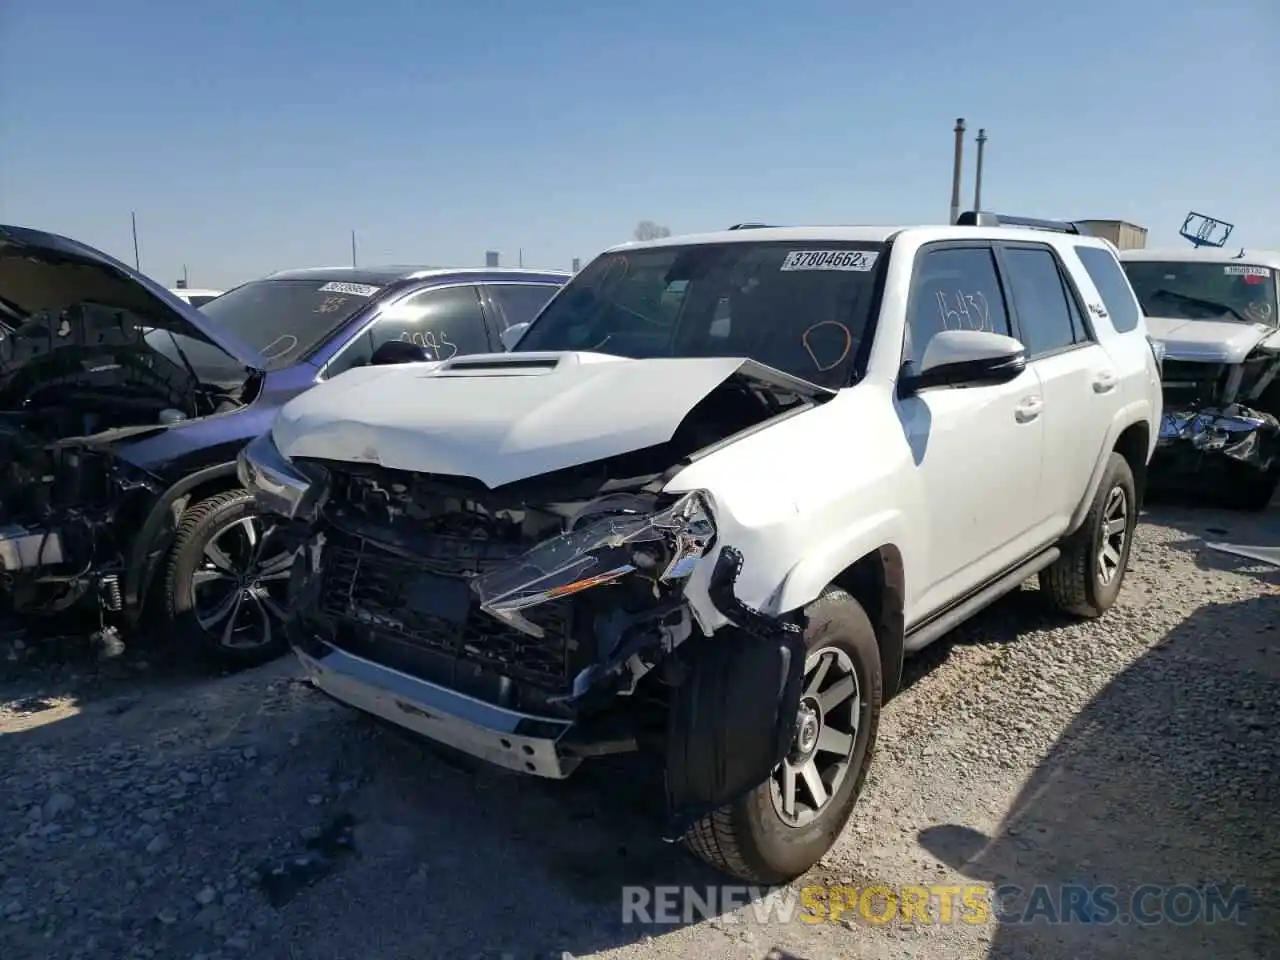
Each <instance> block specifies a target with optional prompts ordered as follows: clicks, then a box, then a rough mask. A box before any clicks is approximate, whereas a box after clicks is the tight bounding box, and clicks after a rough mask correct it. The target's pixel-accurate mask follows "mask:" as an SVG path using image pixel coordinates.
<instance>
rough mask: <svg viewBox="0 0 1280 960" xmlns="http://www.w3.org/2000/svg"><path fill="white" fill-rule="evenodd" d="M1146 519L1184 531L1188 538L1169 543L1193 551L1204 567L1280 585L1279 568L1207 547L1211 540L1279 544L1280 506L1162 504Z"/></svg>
mask: <svg viewBox="0 0 1280 960" xmlns="http://www.w3.org/2000/svg"><path fill="white" fill-rule="evenodd" d="M1143 519H1146V520H1150V521H1151V522H1153V523H1158V524H1160V525H1162V526H1166V527H1171V528H1172V529H1174V530H1177V531H1178V532H1179V533H1182V534H1184V535H1185V538H1186V539H1184V540H1182V541H1178V542H1174V543H1172V544H1170V546H1172V547H1174V548H1175V549H1178V550H1182V551H1185V552H1186V553H1190V554H1192V555H1194V556H1195V562H1196V566H1197V567H1199V568H1200V569H1201V570H1209V571H1227V572H1231V573H1241V574H1245V575H1248V576H1253V577H1256V578H1258V579H1260V580H1263V581H1264V582H1267V583H1271V584H1276V585H1280V569H1277V568H1276V567H1272V566H1271V565H1269V564H1266V563H1262V562H1260V561H1258V560H1253V559H1247V558H1244V557H1240V556H1236V555H1234V554H1230V553H1224V552H1221V551H1218V550H1213V549H1210V548H1209V547H1208V544H1210V543H1230V544H1239V545H1242V546H1249V547H1273V548H1274V547H1280V510H1277V509H1274V508H1271V509H1268V510H1264V511H1260V512H1247V511H1239V510H1216V509H1212V508H1208V507H1199V508H1197V507H1195V506H1194V505H1183V504H1162V505H1160V506H1158V507H1153V508H1152V509H1151V510H1150V511H1149V512H1148V515H1147V516H1146V517H1144V518H1143Z"/></svg>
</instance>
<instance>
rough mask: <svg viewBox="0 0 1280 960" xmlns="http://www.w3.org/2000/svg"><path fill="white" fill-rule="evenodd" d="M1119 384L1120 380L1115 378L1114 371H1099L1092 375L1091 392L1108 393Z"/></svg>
mask: <svg viewBox="0 0 1280 960" xmlns="http://www.w3.org/2000/svg"><path fill="white" fill-rule="evenodd" d="M1119 382H1120V378H1119V377H1117V376H1116V374H1115V371H1114V370H1099V371H1098V372H1097V373H1095V374H1094V375H1093V392H1094V393H1110V392H1111V391H1112V390H1114V389H1115V388H1116V384H1117V383H1119Z"/></svg>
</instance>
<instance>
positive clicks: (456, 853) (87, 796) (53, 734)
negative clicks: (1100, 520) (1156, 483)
mask: <svg viewBox="0 0 1280 960" xmlns="http://www.w3.org/2000/svg"><path fill="white" fill-rule="evenodd" d="M1144 520H1145V522H1144V524H1143V525H1142V526H1141V527H1140V530H1139V541H1138V544H1137V549H1136V550H1135V553H1134V557H1133V561H1132V564H1131V569H1130V573H1129V579H1128V582H1127V585H1126V588H1125V591H1124V594H1123V596H1122V601H1121V603H1120V604H1119V605H1118V606H1117V607H1116V608H1115V609H1114V610H1113V611H1112V612H1111V613H1110V614H1109V615H1108V616H1107V617H1106V618H1104V619H1103V620H1101V621H1098V622H1093V623H1089V624H1080V623H1069V622H1065V621H1063V620H1060V619H1055V618H1052V617H1050V616H1047V615H1046V614H1044V613H1043V612H1041V608H1040V607H1039V606H1038V605H1037V603H1036V602H1035V601H1036V596H1035V592H1034V590H1032V589H1030V588H1026V589H1024V590H1023V591H1022V592H1021V593H1020V594H1018V595H1015V596H1013V597H1010V598H1008V600H1006V601H1004V602H1002V603H1000V604H998V605H996V607H994V608H992V609H991V610H990V611H988V612H987V613H985V614H983V615H982V616H980V617H979V618H978V619H977V620H975V621H974V622H973V623H971V624H970V625H968V626H967V627H965V628H964V629H962V630H961V631H959V632H958V633H957V634H956V635H954V636H953V637H951V638H948V639H947V640H946V641H943V642H941V643H939V644H937V645H935V647H933V648H931V649H930V650H929V651H926V653H925V654H924V655H923V656H922V657H921V658H918V659H917V660H915V661H913V662H912V663H911V664H910V665H909V680H910V685H909V687H908V688H907V689H906V690H905V692H903V693H902V694H901V695H900V696H899V697H898V698H896V699H895V700H894V701H893V702H892V703H891V704H890V705H889V706H888V707H887V709H886V713H885V717H884V721H883V723H882V727H881V737H880V743H879V752H878V755H877V758H876V762H875V764H874V767H873V773H872V775H871V778H870V781H869V784H868V787H867V790H866V792H865V794H864V796H863V799H862V801H861V802H860V804H859V806H858V808H857V810H856V811H855V815H854V819H853V821H852V822H851V824H850V826H849V829H848V830H847V831H846V833H845V835H844V837H843V838H842V839H841V841H840V843H839V844H838V845H837V846H836V848H835V849H834V850H833V851H832V852H831V854H829V855H828V857H826V858H825V860H824V861H823V863H822V864H821V865H820V866H819V867H818V868H816V869H815V870H814V871H813V872H812V875H811V876H809V877H806V878H805V879H804V880H802V881H801V882H800V883H798V884H796V885H795V888H798V887H800V886H804V885H807V884H818V883H833V884H853V885H857V886H860V887H864V886H866V885H868V884H886V885H889V886H891V887H896V886H901V885H925V886H928V885H933V884H956V885H965V884H975V883H980V884H991V885H999V884H1015V885H1018V886H1020V887H1022V888H1024V889H1026V888H1030V887H1031V886H1032V885H1033V884H1037V883H1043V884H1049V885H1057V884H1064V883H1081V884H1114V885H1115V886H1116V887H1118V888H1120V889H1121V890H1122V891H1124V890H1127V889H1130V888H1131V887H1132V885H1134V884H1139V883H1148V884H1160V885H1164V886H1169V885H1174V884H1189V885H1193V886H1196V887H1199V888H1203V887H1204V885H1206V884H1213V883H1216V884H1218V885H1220V886H1221V887H1223V888H1224V889H1225V888H1229V887H1232V886H1236V885H1242V886H1244V887H1247V888H1249V890H1250V894H1249V897H1250V907H1249V912H1248V913H1247V915H1246V918H1245V919H1246V922H1245V923H1243V924H1240V923H1234V922H1220V923H1217V924H1212V925H1208V924H1193V925H1190V926H1187V925H1176V924H1173V923H1164V924H1157V925H1154V926H1139V925H1135V924H1123V923H1113V924H1107V923H1098V922H1094V923H1086V922H1073V923H1067V924H1058V925H1046V924H1043V923H1041V924H1034V925H1029V924H1018V923H1009V922H1005V923H997V922H996V921H995V920H991V921H990V922H986V923H980V924H965V923H949V924H948V923H933V924H923V923H918V922H917V923H903V922H899V921H894V922H890V923H886V924H882V925H877V924H873V923H869V922H867V921H866V920H865V919H861V918H855V917H854V916H853V915H852V914H849V915H847V917H846V919H844V920H842V921H840V922H835V923H822V924H817V925H811V924H806V923H802V922H799V921H798V920H793V921H792V922H790V923H782V922H777V921H776V920H775V921H772V922H764V921H761V920H760V919H758V917H757V915H756V912H755V911H754V910H753V909H752V908H750V907H747V908H744V909H742V910H740V911H737V912H729V913H726V914H724V915H722V916H719V917H715V918H713V919H710V920H702V921H700V922H691V923H688V924H675V925H670V926H660V925H649V926H639V925H636V924H624V923H623V922H622V907H621V904H622V900H621V897H622V894H621V887H622V886H623V885H624V884H641V885H649V886H653V885H670V884H691V885H695V886H697V887H698V888H705V887H706V886H708V885H710V884H713V883H715V882H716V878H715V876H714V875H712V874H711V873H710V872H709V871H707V870H705V869H703V868H702V867H701V866H700V865H699V864H698V863H696V862H695V861H693V860H692V859H691V858H690V857H688V856H686V855H684V854H682V853H681V852H680V851H679V850H678V849H677V848H672V847H670V846H667V845H664V844H662V843H661V842H659V841H658V840H657V839H656V837H655V817H656V813H657V808H656V807H655V806H654V805H653V804H652V803H651V802H649V800H648V799H647V794H646V791H645V790H644V789H640V788H639V787H638V786H637V784H636V781H635V780H634V779H633V777H632V772H633V771H632V768H630V767H627V766H626V764H622V765H614V766H599V767H596V768H588V769H584V771H583V772H582V773H581V774H579V776H577V777H575V778H574V779H572V780H570V781H568V782H567V783H563V784H557V783H548V782H544V781H539V780H533V779H529V778H524V777H520V776H515V775H507V774H503V773H501V772H497V771H492V770H475V769H469V768H465V767H458V766H455V765H452V764H451V763H449V762H446V760H445V759H444V758H443V757H442V756H441V755H439V754H436V753H435V752H433V751H432V750H431V749H429V748H428V747H425V746H423V745H422V744H420V743H416V742H412V741H409V740H407V739H405V738H402V737H400V736H398V735H396V734H395V733H394V732H392V731H389V730H387V729H385V728H382V727H380V726H378V725H376V724H375V723H373V722H371V721H369V720H367V719H365V718H362V717H360V716H358V715H355V714H353V713H351V712H349V711H347V710H345V709H344V708H341V707H339V706H337V705H335V704H332V703H330V702H329V701H327V700H325V699H324V698H322V697H321V696H320V695H318V694H317V693H315V692H314V691H313V690H311V688H310V687H309V686H307V685H306V684H304V683H302V682H300V681H299V680H298V679H297V671H296V669H295V667H294V665H293V662H292V660H291V659H286V660H284V661H281V662H279V663H276V664H273V665H271V666H269V667H266V668H263V669H260V670H257V671H253V672H249V673H244V674H240V675H236V676H230V677H223V678H219V679H212V680H210V679H204V678H199V677H193V676H190V675H186V676H184V675H181V674H180V673H178V672H176V671H174V670H171V669H159V668H155V667H146V666H145V665H141V664H136V663H135V664H133V666H130V667H125V668H123V669H122V670H121V669H117V671H116V672H115V673H113V675H111V676H107V675H104V674H102V673H99V672H98V671H97V670H96V669H95V668H93V667H92V666H86V665H83V664H82V665H79V666H77V665H76V663H75V661H74V659H73V661H72V662H71V663H70V664H69V665H68V664H66V663H64V664H62V665H60V666H54V665H50V664H48V663H45V665H44V666H41V667H39V668H30V667H26V666H20V665H15V664H13V663H10V664H9V665H8V672H7V675H3V680H2V681H0V771H3V772H2V773H0V957H3V958H5V960H26V958H45V957H48V958H55V957H56V958H60V960H67V958H81V957H84V958H89V957H157V958H170V957H173V958H186V957H190V958H196V957H202V958H205V960H214V958H232V957H238V956H245V957H253V958H260V960H269V958H277V957H279V958H300V957H306V958H317V960H329V958H333V960H338V958H342V960H383V958H387V960H390V958H406V960H407V958H414V960H421V958H424V957H448V958H466V957H493V958H495V960H496V958H500V957H503V956H504V955H505V956H508V957H511V958H513V960H514V958H523V957H536V956H545V957H557V958H560V957H563V956H565V955H566V954H567V955H569V956H571V957H588V956H591V957H604V958H617V960H623V958H627V960H632V958H634V960H640V958H646V960H648V958H671V960H682V958H688V957H699V958H705V960H713V958H744V960H745V958H752V960H761V958H765V957H772V958H775V960H783V958H788V957H790V958H793V960H795V958H805V960H825V958H837V957H840V958H849V957H868V958H878V957H885V958H889V957H892V958H895V960H896V958H927V960H956V958H964V957H999V958H1005V957H1008V958H1013V957H1026V956H1035V957H1038V958H1058V957H1062V958H1068V957H1077V956H1085V955H1087V956H1090V957H1092V958H1110V957H1116V958H1121V957H1123V958H1133V957H1142V956H1177V957H1205V958H1212V960H1233V958H1264V957H1276V956H1280V912H1278V911H1277V909H1276V903H1275V898H1276V896H1277V893H1276V891H1280V828H1278V827H1277V823H1276V815H1277V813H1278V812H1280V803H1278V800H1280V738H1278V737H1277V732H1278V731H1280V716H1278V713H1277V710H1276V706H1275V704H1276V699H1277V696H1278V695H1280V634H1278V633H1277V619H1278V618H1280V595H1278V593H1280V591H1278V590H1277V586H1276V585H1277V584H1280V573H1276V572H1272V571H1270V570H1268V569H1266V568H1263V567H1259V566H1254V565H1250V564H1249V562H1248V561H1239V562H1237V561H1235V560H1234V559H1232V558H1230V557H1226V556H1222V555H1220V554H1215V553H1213V552H1211V551H1207V550H1204V549H1203V541H1204V539H1205V538H1207V539H1209V540H1214V539H1234V540H1236V541H1239V542H1250V543H1261V544H1275V543H1280V514H1277V513H1276V512H1275V511H1272V512H1271V513H1269V514H1267V515H1264V516H1260V517H1259V516H1253V517H1245V516H1241V515H1237V514H1229V513H1221V512H1217V511H1193V510H1189V509H1184V508H1176V507H1168V506H1166V507H1160V508H1155V509H1153V511H1151V512H1150V513H1149V514H1148V515H1147V516H1146V517H1145V518H1144ZM793 889H794V888H793ZM1268 891H1270V894H1269V896H1270V898H1271V899H1270V900H1268ZM936 916H937V913H936V911H935V917H936Z"/></svg>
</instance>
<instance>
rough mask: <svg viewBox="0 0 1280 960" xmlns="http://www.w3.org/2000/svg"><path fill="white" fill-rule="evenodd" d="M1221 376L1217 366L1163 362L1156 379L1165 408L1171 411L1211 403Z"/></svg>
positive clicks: (1220, 369)
mask: <svg viewBox="0 0 1280 960" xmlns="http://www.w3.org/2000/svg"><path fill="white" fill-rule="evenodd" d="M1221 373H1222V364H1220V363H1202V362H1200V361H1198V360H1168V359H1166V360H1165V362H1164V369H1163V371H1162V373H1161V377H1160V379H1161V383H1162V385H1163V390H1162V393H1163V394H1164V405H1165V408H1166V409H1168V410H1173V409H1177V408H1186V407H1198V406H1208V405H1209V404H1211V403H1213V402H1214V399H1215V398H1216V396H1217V387H1218V379H1219V377H1220V375H1221Z"/></svg>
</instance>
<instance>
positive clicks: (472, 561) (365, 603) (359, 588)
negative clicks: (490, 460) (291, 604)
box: [320, 535, 572, 689]
mask: <svg viewBox="0 0 1280 960" xmlns="http://www.w3.org/2000/svg"><path fill="white" fill-rule="evenodd" d="M430 540H431V544H432V545H431V549H430V551H429V552H428V555H427V558H424V559H418V558H417V557H416V556H415V557H414V558H409V557H406V556H404V555H402V554H399V553H396V552H393V551H390V550H387V549H385V548H383V547H381V546H379V545H378V544H377V543H374V542H373V541H370V540H366V539H362V538H359V537H350V536H345V535H331V537H330V539H329V541H328V542H327V544H326V546H325V550H324V573H323V580H322V587H321V598H320V606H321V609H322V610H323V612H324V613H326V614H327V615H329V616H332V617H338V618H340V619H343V620H346V621H348V622H350V623H354V624H359V625H361V626H363V627H365V628H368V629H371V630H372V631H374V632H375V633H379V632H380V633H385V634H393V635H394V636H396V637H397V638H399V639H401V640H405V641H408V642H410V643H414V644H420V645H421V646H423V647H425V648H428V649H431V650H437V651H440V652H442V653H448V654H451V655H453V656H456V657H460V658H463V659H467V660H472V661H474V662H476V663H479V664H481V665H483V666H486V667H489V668H491V669H494V670H496V671H498V672H500V673H503V674H505V675H507V676H510V677H512V678H513V679H518V680H527V681H530V682H532V683H535V684H537V685H539V686H543V687H546V686H553V687H555V688H557V689H558V688H560V687H563V686H564V685H565V683H566V682H567V680H568V659H569V652H570V644H571V642H572V641H571V638H570V630H571V620H570V606H569V604H570V601H568V600H562V601H553V602H551V603H546V604H542V605H541V606H538V607H533V608H530V609H528V610H526V611H523V612H524V615H525V617H526V618H527V619H528V620H530V621H532V622H533V623H536V624H537V625H538V626H540V627H542V629H543V630H544V631H545V635H544V636H543V637H541V638H538V637H531V636H529V635H528V634H526V633H522V632H520V631H519V630H515V629H512V628H511V627H508V626H506V625H505V624H504V623H502V622H501V621H499V620H497V619H495V618H494V617H491V616H489V615H488V614H486V613H483V612H482V611H481V610H480V609H479V608H478V606H477V605H476V604H475V603H474V602H471V604H470V606H469V608H468V611H467V614H466V619H465V621H464V622H462V623H457V622H454V621H452V620H449V619H445V618H443V617H437V616H433V615H431V614H428V613H423V612H421V611H419V610H416V609H414V606H413V604H412V603H411V602H410V597H411V593H412V590H413V589H414V584H415V583H416V582H418V581H419V580H420V578H421V577H422V576H423V575H424V574H435V575H437V576H443V577H447V578H449V579H451V580H455V581H456V582H457V583H459V584H465V582H466V580H465V577H464V576H462V575H461V574H462V573H463V572H470V571H474V570H477V569H485V568H491V567H492V566H493V564H494V563H497V562H501V561H502V560H503V559H505V558H506V556H508V555H509V553H510V550H509V549H508V548H505V545H499V544H494V545H491V546H490V547H486V546H485V541H476V540H468V539H467V538H462V537H432V538H430Z"/></svg>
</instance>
